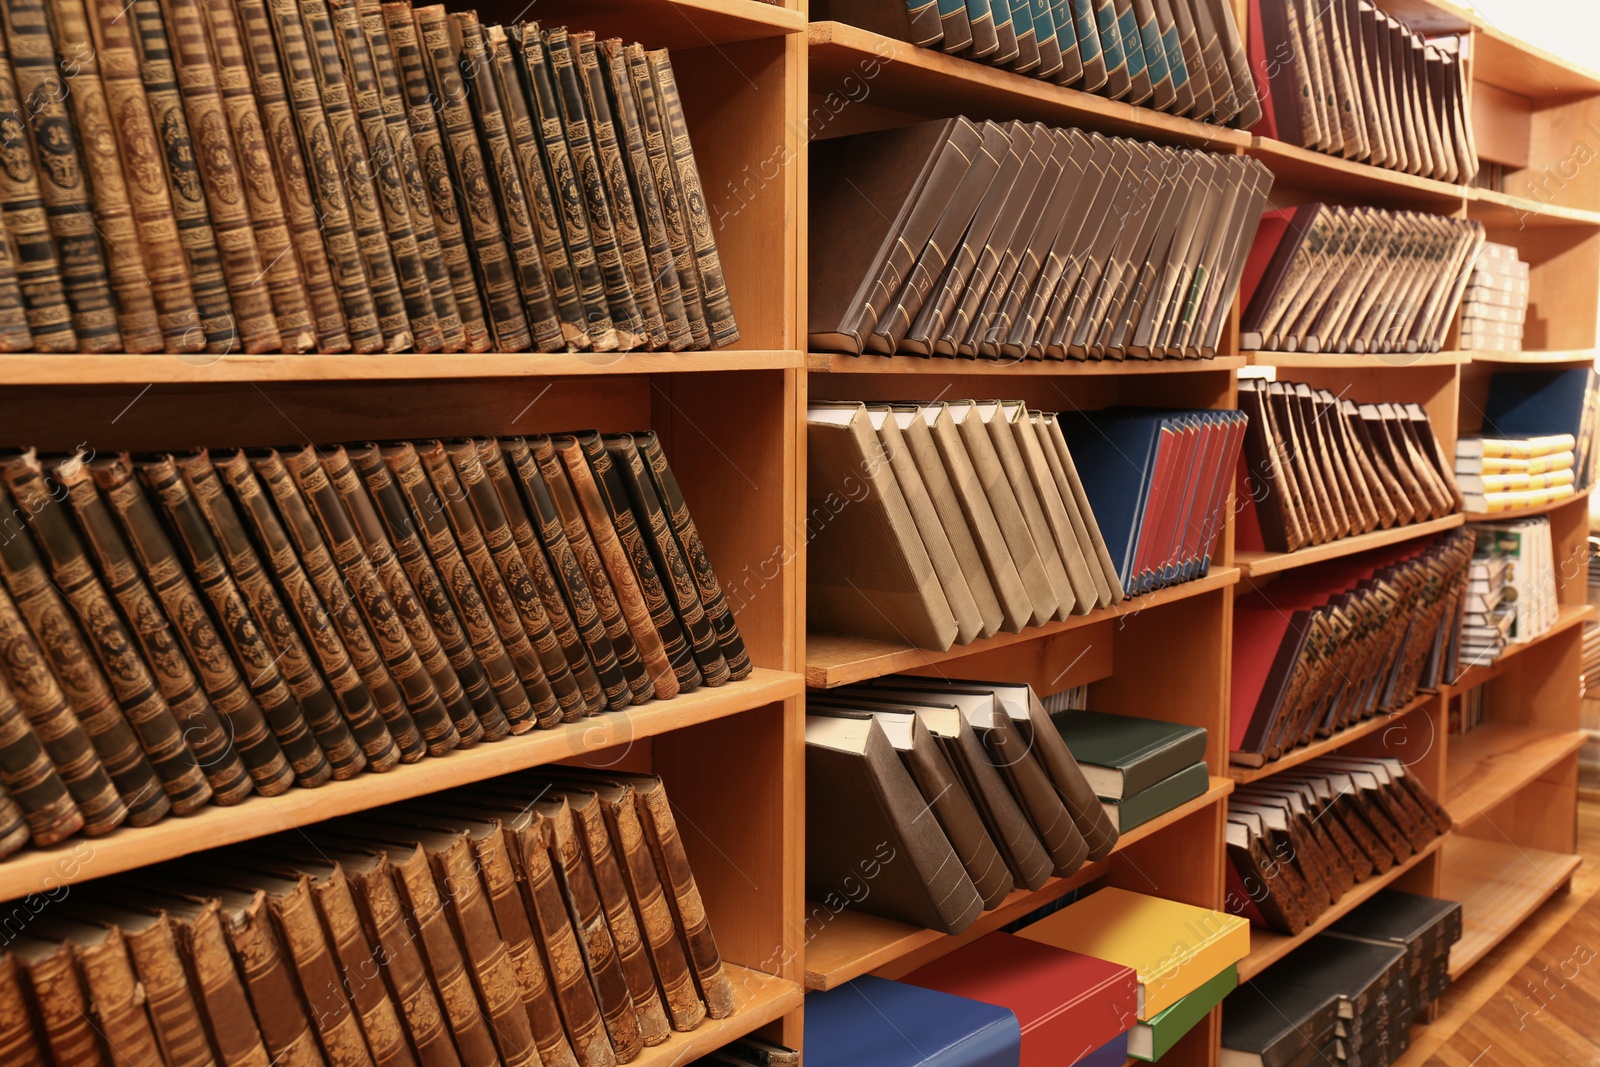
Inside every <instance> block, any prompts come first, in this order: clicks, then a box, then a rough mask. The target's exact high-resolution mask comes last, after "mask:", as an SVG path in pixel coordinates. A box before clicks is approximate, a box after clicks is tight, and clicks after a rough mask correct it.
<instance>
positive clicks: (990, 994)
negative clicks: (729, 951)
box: [806, 887, 1250, 1067]
mask: <svg viewBox="0 0 1600 1067" xmlns="http://www.w3.org/2000/svg"><path fill="white" fill-rule="evenodd" d="M1249 951H1250V935H1249V928H1248V926H1247V925H1246V924H1245V923H1244V922H1243V921H1242V920H1240V919H1238V918H1235V917H1233V916H1229V915H1225V914H1223V913H1221V912H1216V911H1211V910H1209V909H1206V908H1197V907H1193V906H1191V905H1187V904H1179V903H1177V902H1175V901H1170V900H1163V899H1160V898H1158V897H1151V896H1146V895H1144V894H1141V893H1133V892H1129V891H1127V890H1124V889H1119V888H1116V887H1106V888H1103V889H1099V890H1097V891H1096V892H1094V893H1091V894H1089V895H1088V896H1085V897H1083V898H1081V899H1079V900H1077V901H1075V902H1073V903H1071V904H1069V905H1068V906H1066V907H1064V908H1060V909H1058V910H1054V911H1053V913H1051V914H1047V915H1044V916H1042V917H1041V916H1039V915H1034V916H1030V917H1028V918H1026V919H1024V920H1021V921H1020V922H1019V923H1017V924H1015V926H1014V928H1013V929H1012V930H1010V931H1009V932H1008V931H997V932H995V933H991V934H987V935H985V936H984V937H982V938H979V939H978V940H976V941H974V942H972V943H971V944H968V945H964V946H962V947H961V948H959V949H956V950H955V951H954V952H951V953H949V954H948V955H946V956H943V957H942V958H940V959H938V960H936V961H934V962H933V963H929V964H926V965H924V966H922V967H920V968H918V969H917V970H915V971H912V972H911V973H910V974H908V975H906V976H904V977H903V978H901V979H900V980H899V981H890V980H888V979H885V978H877V977H873V976H871V975H868V976H864V977H861V978H857V979H855V980H854V981H852V982H849V983H847V984H845V985H843V986H840V987H839V988H837V989H832V990H828V991H827V992H821V993H812V994H811V995H809V996H808V997H806V1062H807V1063H809V1064H817V1065H821V1067H855V1065H857V1064H863V1063H871V1064H875V1065H880V1067H928V1065H935V1067H1020V1065H1024V1064H1025V1065H1028V1067H1035V1065H1037V1067H1043V1065H1045V1064H1077V1065H1079V1067H1117V1065H1120V1064H1124V1063H1126V1062H1127V1061H1128V1058H1129V1057H1130V1056H1131V1057H1133V1058H1134V1059H1138V1060H1142V1061H1145V1062H1153V1061H1155V1060H1158V1059H1160V1058H1161V1056H1162V1055H1163V1054H1164V1053H1166V1052H1167V1051H1168V1050H1170V1049H1171V1048H1172V1046H1173V1045H1174V1044H1176V1042H1177V1041H1178V1040H1179V1039H1180V1038H1181V1037H1183V1035H1184V1034H1186V1033H1188V1032H1189V1030H1191V1029H1192V1028H1193V1027H1194V1026H1195V1025H1197V1024H1198V1023H1200V1022H1201V1021H1202V1020H1204V1019H1205V1018H1206V1017H1207V1015H1208V1014H1209V1013H1210V1012H1211V1010H1212V1009H1213V1008H1215V1007H1216V1006H1217V1005H1218V1004H1220V1003H1223V998H1224V997H1225V996H1227V995H1228V994H1229V993H1230V992H1232V991H1233V990H1234V988H1235V987H1236V986H1237V984H1238V964H1239V961H1240V960H1241V959H1243V958H1244V957H1245V956H1246V955H1247V954H1248V953H1249Z"/></svg>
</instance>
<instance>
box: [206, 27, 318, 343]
mask: <svg viewBox="0 0 1600 1067" xmlns="http://www.w3.org/2000/svg"><path fill="white" fill-rule="evenodd" d="M207 3H208V4H209V5H211V7H210V9H211V10H214V9H215V8H216V7H218V6H221V5H224V4H225V3H226V0H207ZM234 11H235V14H236V16H237V19H238V23H239V26H240V28H241V30H242V32H243V34H244V41H245V57H246V59H248V61H249V64H250V81H251V84H252V85H253V86H254V91H255V96H256V100H257V101H258V102H259V103H260V105H261V124H262V132H263V134H264V136H265V138H266V143H267V150H268V151H269V152H270V153H271V156H272V165H273V168H274V171H275V173H276V174H277V176H278V188H279V191H280V192H281V194H282V200H283V209H284V215H285V218H286V220H287V222H288V226H289V238H290V240H291V241H293V242H294V250H295V256H296V258H297V259H298V260H299V262H300V278H301V282H302V283H303V284H304V285H305V290H306V303H307V306H308V308H309V310H310V312H311V322H312V327H313V328H314V329H315V331H316V340H317V345H316V348H317V351H318V352H321V353H325V354H330V355H331V354H335V353H339V352H348V351H350V333H349V331H348V329H346V326H345V317H344V306H343V305H342V303H341V302H340V298H339V288H338V287H337V286H336V285H335V284H334V274H333V268H332V267H331V266H330V265H329V251H328V249H327V248H325V247H324V246H323V243H322V229H321V221H322V219H321V216H320V214H319V212H318V209H317V204H316V202H315V200H314V198H313V194H312V188H311V179H310V176H309V175H308V174H307V173H306V161H305V157H304V156H303V155H302V154H301V152H300V137H299V135H298V134H297V133H296V132H295V112H294V108H293V107H292V106H291V105H290V103H289V94H288V91H287V90H286V89H285V88H284V83H283V69H282V67H280V66H279V63H278V49H277V45H275V44H274V43H273V37H272V16H271V15H270V14H268V12H267V5H266V3H265V2H264V0H238V2H237V4H235V5H234ZM215 17H217V16H215V15H213V18H215ZM307 91H308V92H309V93H311V94H312V95H314V94H315V92H316V86H315V85H311V86H308V87H307ZM329 221H332V220H329ZM332 240H333V238H332V236H331V235H330V241H332Z"/></svg>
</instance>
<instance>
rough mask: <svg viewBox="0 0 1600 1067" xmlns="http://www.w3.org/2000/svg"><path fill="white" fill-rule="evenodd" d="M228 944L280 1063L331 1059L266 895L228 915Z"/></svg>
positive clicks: (312, 1065)
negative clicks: (309, 1012)
mask: <svg viewBox="0 0 1600 1067" xmlns="http://www.w3.org/2000/svg"><path fill="white" fill-rule="evenodd" d="M224 920H225V921H224V923H223V929H224V932H225V933H226V934H227V936H228V944H229V945H230V946H232V948H233V955H234V958H235V959H236V960H238V962H239V976H240V977H241V978H243V979H244V984H245V988H246V989H248V990H249V991H250V1001H251V1003H253V1004H254V1005H256V1009H257V1011H256V1019H257V1021H258V1022H259V1023H260V1024H261V1038H262V1040H263V1042H264V1043H265V1044H266V1047H267V1052H268V1054H269V1055H271V1057H272V1062H273V1063H274V1064H276V1065H278V1067H321V1065H323V1064H325V1063H326V1062H327V1061H326V1060H324V1059H323V1058H322V1050H321V1049H319V1048H318V1047H317V1035H316V1034H315V1033H314V1032H313V1031H312V1028H311V1021H310V1020H309V1019H307V1018H306V1010H305V1006H304V1002H303V1001H302V999H301V996H300V990H299V989H298V988H297V986H296V984H295V981H294V977H293V975H292V974H291V972H290V970H289V966H290V964H289V958H288V953H287V950H286V949H285V948H284V947H283V942H282V941H281V940H280V939H279V937H278V933H277V931H275V930H274V929H273V927H272V919H271V918H270V916H269V915H268V913H267V901H266V896H265V895H264V894H261V893H257V894H256V895H255V897H254V899H253V900H251V902H250V904H249V905H248V906H246V907H244V908H241V909H239V910H238V911H237V912H232V913H230V914H228V915H227V916H225V917H224Z"/></svg>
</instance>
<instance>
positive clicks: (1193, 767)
mask: <svg viewBox="0 0 1600 1067" xmlns="http://www.w3.org/2000/svg"><path fill="white" fill-rule="evenodd" d="M1086 769H1087V768H1086ZM1210 783H1211V776H1210V775H1209V774H1208V773H1207V772H1206V765H1205V764H1204V763H1193V764H1190V765H1189V766H1187V767H1185V768H1184V769H1183V770H1181V771H1179V772H1178V773H1177V774H1174V775H1172V776H1171V777H1170V778H1163V779H1162V780H1161V781H1159V782H1157V783H1156V784H1155V785H1153V786H1151V787H1149V788H1148V789H1141V790H1139V792H1137V793H1134V794H1132V795H1131V796H1126V797H1123V798H1122V799H1121V800H1102V801H1101V802H1100V806H1101V807H1103V808H1105V810H1106V815H1107V817H1108V818H1110V819H1111V825H1112V826H1114V827H1116V830H1117V833H1118V834H1125V833H1127V832H1128V831H1129V830H1132V829H1133V828H1134V827H1135V826H1141V825H1143V824H1144V823H1147V822H1149V821H1150V820H1151V819H1153V818H1155V817H1156V816H1157V815H1163V814H1165V813H1166V812H1169V811H1171V810H1172V809H1173V808H1175V807H1177V806H1178V805H1179V804H1182V803H1184V802H1185V801H1188V800H1193V799H1194V798H1195V797H1197V796H1200V795H1202V794H1204V793H1205V791H1206V787H1207V786H1208V785H1210Z"/></svg>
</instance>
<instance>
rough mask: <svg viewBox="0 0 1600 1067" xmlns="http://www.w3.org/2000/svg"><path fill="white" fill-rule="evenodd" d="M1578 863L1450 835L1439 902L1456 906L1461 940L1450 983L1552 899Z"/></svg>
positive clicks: (1455, 951)
mask: <svg viewBox="0 0 1600 1067" xmlns="http://www.w3.org/2000/svg"><path fill="white" fill-rule="evenodd" d="M1581 862H1582V859H1581V858H1580V857H1578V856H1570V855H1566V854H1564V853H1560V852H1546V851H1544V850H1543V849H1537V848H1528V847H1526V846H1522V845H1514V844H1511V843H1509V842H1502V841H1486V840H1483V839H1482V838H1477V837H1467V836H1465V835H1463V834H1451V835H1450V837H1449V838H1448V840H1447V841H1446V843H1445V848H1444V860H1443V862H1442V863H1441V866H1442V867H1443V868H1444V871H1443V879H1442V884H1441V886H1440V896H1442V897H1444V898H1445V899H1446V900H1459V901H1460V902H1461V940H1460V941H1457V942H1456V943H1455V945H1454V946H1453V947H1452V948H1451V949H1450V978H1451V979H1452V980H1454V979H1457V978H1459V977H1461V976H1462V975H1463V974H1465V973H1466V972H1467V971H1468V970H1470V969H1471V967H1472V965H1473V964H1475V963H1477V962H1478V961H1479V960H1481V959H1483V957H1484V956H1486V955H1488V954H1489V952H1490V950H1492V949H1493V948H1494V947H1495V946H1496V945H1498V944H1499V943H1500V942H1501V941H1502V940H1504V938H1505V936H1506V935H1507V934H1509V933H1510V932H1511V931H1513V930H1515V929H1516V928H1517V927H1518V926H1520V925H1522V922H1523V920H1524V919H1526V918H1527V917H1528V916H1530V915H1532V914H1533V913H1534V912H1535V911H1536V910H1538V908H1539V905H1541V904H1543V903H1544V902H1545V901H1547V900H1549V899H1550V898H1551V897H1553V896H1555V894H1556V893H1557V892H1559V891H1560V890H1561V889H1562V888H1563V887H1565V886H1566V885H1567V884H1568V883H1569V882H1570V881H1571V879H1572V872H1573V871H1575V870H1577V869H1578V864H1580V863H1581Z"/></svg>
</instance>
